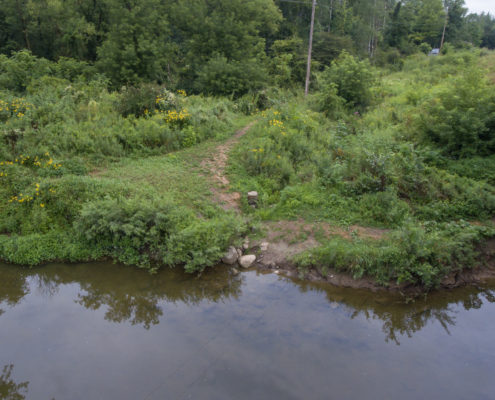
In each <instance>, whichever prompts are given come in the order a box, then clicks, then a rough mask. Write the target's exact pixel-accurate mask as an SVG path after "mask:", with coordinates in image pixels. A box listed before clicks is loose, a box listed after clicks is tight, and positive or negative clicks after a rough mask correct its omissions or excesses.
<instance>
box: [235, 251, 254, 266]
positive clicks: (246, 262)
mask: <svg viewBox="0 0 495 400" xmlns="http://www.w3.org/2000/svg"><path fill="white" fill-rule="evenodd" d="M255 261H256V256H255V255H254V254H248V255H246V256H242V257H241V258H239V264H240V266H241V267H242V268H249V267H250V266H252V265H253V264H254V262H255Z"/></svg>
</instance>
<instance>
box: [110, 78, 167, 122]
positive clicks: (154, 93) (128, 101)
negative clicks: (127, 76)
mask: <svg viewBox="0 0 495 400" xmlns="http://www.w3.org/2000/svg"><path fill="white" fill-rule="evenodd" d="M160 94H161V88H160V87H159V86H157V85H153V84H141V85H139V86H130V87H129V86H124V87H123V88H122V89H121V91H120V98H119V104H118V106H117V109H118V110H119V113H120V114H121V115H122V116H124V117H127V116H129V115H134V116H135V117H142V116H144V115H145V113H148V112H153V111H154V110H155V108H156V105H157V101H156V100H157V98H158V97H159V96H160Z"/></svg>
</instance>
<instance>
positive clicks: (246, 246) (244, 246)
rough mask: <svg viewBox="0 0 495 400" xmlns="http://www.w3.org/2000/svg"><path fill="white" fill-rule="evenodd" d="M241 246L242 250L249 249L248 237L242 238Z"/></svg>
mask: <svg viewBox="0 0 495 400" xmlns="http://www.w3.org/2000/svg"><path fill="white" fill-rule="evenodd" d="M242 248H243V249H244V250H247V249H249V239H248V238H246V239H244V243H243V244H242Z"/></svg>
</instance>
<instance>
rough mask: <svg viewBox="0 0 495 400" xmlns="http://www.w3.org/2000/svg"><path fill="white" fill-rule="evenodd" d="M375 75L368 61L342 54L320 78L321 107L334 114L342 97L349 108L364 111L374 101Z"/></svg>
mask: <svg viewBox="0 0 495 400" xmlns="http://www.w3.org/2000/svg"><path fill="white" fill-rule="evenodd" d="M374 80H375V78H374V73H373V71H372V69H371V66H370V64H369V62H368V61H359V60H358V59H356V58H355V57H353V56H352V55H350V54H349V53H347V52H345V51H344V52H342V53H341V55H340V56H339V58H338V59H336V60H335V61H333V62H332V65H331V66H330V67H329V68H327V69H326V70H325V71H324V72H323V73H322V74H321V76H320V78H319V81H320V85H321V87H322V93H321V95H320V100H319V103H320V107H321V110H322V111H325V112H327V113H332V112H334V111H335V110H336V109H338V108H339V107H340V104H339V103H340V102H341V101H340V100H339V99H338V98H337V96H338V97H340V98H342V99H343V101H344V102H345V105H346V106H347V107H348V108H359V109H362V108H364V107H366V106H367V105H369V104H370V103H371V100H372V93H371V87H372V85H373V83H374Z"/></svg>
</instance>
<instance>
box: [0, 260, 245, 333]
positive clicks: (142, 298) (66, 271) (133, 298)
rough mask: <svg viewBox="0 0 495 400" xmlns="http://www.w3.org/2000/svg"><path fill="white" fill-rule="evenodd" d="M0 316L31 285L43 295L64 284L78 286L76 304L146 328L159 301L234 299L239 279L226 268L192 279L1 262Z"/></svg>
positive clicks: (171, 273)
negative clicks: (31, 267) (38, 266)
mask: <svg viewBox="0 0 495 400" xmlns="http://www.w3.org/2000/svg"><path fill="white" fill-rule="evenodd" d="M0 282H5V283H6V284H2V285H1V286H0V315H1V312H2V310H1V306H2V303H3V304H4V307H5V306H8V307H13V306H15V305H16V304H17V303H18V302H20V301H21V300H22V298H23V297H24V296H26V295H27V294H28V293H29V291H30V288H31V289H35V290H36V293H37V294H39V295H41V296H44V297H52V296H54V295H55V294H57V292H58V291H59V288H60V287H61V286H62V285H77V286H78V290H77V292H78V293H77V295H76V299H75V300H74V301H75V302H76V303H77V304H80V305H81V306H83V307H85V308H87V309H90V310H98V309H100V308H101V307H105V308H106V311H105V319H106V320H108V321H111V322H115V323H121V322H129V323H131V324H132V325H142V326H143V327H145V328H146V329H149V328H150V327H151V326H152V325H157V324H158V323H159V322H160V317H162V316H163V310H162V308H161V307H160V305H159V304H160V302H163V301H166V302H167V303H184V304H188V305H194V304H198V303H199V302H201V301H210V302H220V301H224V300H226V299H229V298H238V297H239V296H240V294H241V285H242V277H239V276H235V275H234V274H233V273H232V272H231V271H230V270H228V269H227V268H218V269H215V270H214V271H209V272H208V273H205V274H204V275H203V276H201V277H194V276H191V275H187V274H185V273H183V272H181V271H180V270H179V269H177V270H173V269H168V270H164V271H161V272H160V273H158V274H156V275H150V274H149V273H147V272H145V271H142V270H138V269H136V268H132V267H123V266H118V265H114V264H104V263H99V264H86V265H49V266H46V267H43V268H37V269H33V270H26V269H22V268H20V267H16V266H5V265H4V266H1V265H0Z"/></svg>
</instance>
